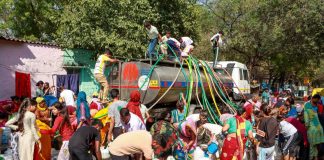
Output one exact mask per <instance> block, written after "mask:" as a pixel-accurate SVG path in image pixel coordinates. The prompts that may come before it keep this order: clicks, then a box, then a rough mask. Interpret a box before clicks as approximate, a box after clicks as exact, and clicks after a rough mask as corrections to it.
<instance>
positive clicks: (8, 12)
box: [0, 0, 59, 41]
mask: <svg viewBox="0 0 324 160" xmlns="http://www.w3.org/2000/svg"><path fill="white" fill-rule="evenodd" d="M57 5H58V4H57V3H56V1H52V0H37V1H36V0H22V1H15V0H1V1H0V7H1V11H0V21H1V20H2V21H3V24H2V25H1V27H0V29H1V30H2V32H6V33H5V35H8V36H11V35H13V36H15V37H19V38H23V39H26V40H41V41H53V33H54V32H55V30H56V28H57V27H56V24H55V23H54V22H53V20H54V19H55V17H56V16H55V15H56V13H57V12H58V11H59V10H57V9H56V8H55V6H57Z"/></svg>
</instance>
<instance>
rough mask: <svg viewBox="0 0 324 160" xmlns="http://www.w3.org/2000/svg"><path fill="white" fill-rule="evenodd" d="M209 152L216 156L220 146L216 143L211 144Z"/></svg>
mask: <svg viewBox="0 0 324 160" xmlns="http://www.w3.org/2000/svg"><path fill="white" fill-rule="evenodd" d="M207 149H208V152H209V153H211V154H215V153H216V152H217V151H218V145H217V144H216V143H211V144H210V145H208V148H207Z"/></svg>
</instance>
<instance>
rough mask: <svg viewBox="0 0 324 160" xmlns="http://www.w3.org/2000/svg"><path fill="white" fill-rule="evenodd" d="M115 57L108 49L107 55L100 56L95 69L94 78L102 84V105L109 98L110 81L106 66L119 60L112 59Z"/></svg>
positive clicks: (100, 97)
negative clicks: (106, 73) (106, 74)
mask: <svg viewBox="0 0 324 160" xmlns="http://www.w3.org/2000/svg"><path fill="white" fill-rule="evenodd" d="M112 56H113V53H112V52H111V51H110V50H109V49H106V50H105V53H104V54H102V55H100V56H99V58H98V59H97V62H96V65H95V69H94V76H95V78H96V81H97V82H99V83H100V93H99V99H100V100H101V102H102V103H107V102H108V101H107V97H108V89H109V86H108V81H107V78H106V76H105V68H106V65H108V64H109V62H110V63H115V62H117V61H118V60H117V59H112V58H111V57H112Z"/></svg>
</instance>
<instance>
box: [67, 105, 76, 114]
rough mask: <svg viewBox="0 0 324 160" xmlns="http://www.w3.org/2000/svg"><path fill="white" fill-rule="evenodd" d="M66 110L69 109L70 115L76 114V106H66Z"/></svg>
mask: <svg viewBox="0 0 324 160" xmlns="http://www.w3.org/2000/svg"><path fill="white" fill-rule="evenodd" d="M66 109H67V111H68V113H69V115H73V113H74V112H75V107H74V106H71V105H69V106H66Z"/></svg>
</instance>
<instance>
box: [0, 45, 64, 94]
mask: <svg viewBox="0 0 324 160" xmlns="http://www.w3.org/2000/svg"><path fill="white" fill-rule="evenodd" d="M62 65H63V50H62V49H61V48H59V47H56V46H45V45H41V44H29V43H23V42H15V41H8V40H0V100H4V99H8V98H9V97H10V96H13V95H15V71H18V72H24V73H29V74H30V75H31V94H32V97H33V96H35V91H36V83H37V82H38V81H39V80H42V81H44V82H49V83H50V85H53V84H54V85H55V84H56V77H55V74H66V71H65V70H64V69H63V68H62Z"/></svg>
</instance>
